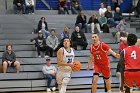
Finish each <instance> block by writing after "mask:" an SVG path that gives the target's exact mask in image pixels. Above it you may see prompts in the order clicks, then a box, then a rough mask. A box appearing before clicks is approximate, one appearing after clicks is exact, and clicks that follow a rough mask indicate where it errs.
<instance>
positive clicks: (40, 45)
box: [31, 31, 48, 57]
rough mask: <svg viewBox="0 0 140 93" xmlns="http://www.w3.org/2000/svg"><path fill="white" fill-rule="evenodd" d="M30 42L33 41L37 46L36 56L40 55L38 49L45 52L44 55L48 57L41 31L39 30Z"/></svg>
mask: <svg viewBox="0 0 140 93" xmlns="http://www.w3.org/2000/svg"><path fill="white" fill-rule="evenodd" d="M31 42H33V43H34V44H35V47H36V48H37V53H38V57H41V55H40V51H43V52H45V57H48V49H47V45H46V39H44V37H43V33H42V32H41V31H39V32H38V37H36V38H34V39H32V40H31Z"/></svg>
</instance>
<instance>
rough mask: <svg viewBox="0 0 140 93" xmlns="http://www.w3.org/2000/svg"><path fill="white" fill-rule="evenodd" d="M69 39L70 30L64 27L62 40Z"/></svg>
mask: <svg viewBox="0 0 140 93" xmlns="http://www.w3.org/2000/svg"><path fill="white" fill-rule="evenodd" d="M66 37H69V28H68V27H66V26H65V27H64V31H63V32H62V33H61V39H63V38H66Z"/></svg>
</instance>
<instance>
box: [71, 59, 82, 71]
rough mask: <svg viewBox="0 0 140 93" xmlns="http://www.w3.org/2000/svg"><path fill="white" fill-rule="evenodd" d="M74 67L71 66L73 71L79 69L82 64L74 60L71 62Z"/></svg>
mask: <svg viewBox="0 0 140 93" xmlns="http://www.w3.org/2000/svg"><path fill="white" fill-rule="evenodd" d="M73 64H74V67H73V68H72V70H73V71H80V70H81V68H82V65H81V63H80V62H79V61H74V62H73Z"/></svg>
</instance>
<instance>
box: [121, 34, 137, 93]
mask: <svg viewBox="0 0 140 93" xmlns="http://www.w3.org/2000/svg"><path fill="white" fill-rule="evenodd" d="M127 43H128V47H127V48H125V49H123V51H122V52H121V54H120V65H121V67H120V70H121V78H122V82H121V87H120V90H121V92H124V88H123V87H124V84H125V85H126V90H125V93H130V88H132V87H133V84H135V85H136V87H140V47H138V46H136V45H135V44H136V43H137V36H136V35H135V34H129V35H128V37H127Z"/></svg>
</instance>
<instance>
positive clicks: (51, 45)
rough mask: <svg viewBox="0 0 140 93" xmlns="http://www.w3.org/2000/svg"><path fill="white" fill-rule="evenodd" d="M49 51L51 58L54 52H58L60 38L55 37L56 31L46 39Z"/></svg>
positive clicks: (52, 31)
mask: <svg viewBox="0 0 140 93" xmlns="http://www.w3.org/2000/svg"><path fill="white" fill-rule="evenodd" d="M46 43H47V49H48V50H49V53H50V57H52V56H53V52H56V51H57V50H56V49H57V47H58V38H57V37H56V35H55V30H54V29H51V31H50V35H49V36H48V37H47V39H46Z"/></svg>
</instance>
